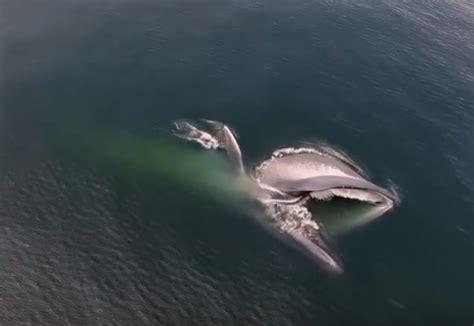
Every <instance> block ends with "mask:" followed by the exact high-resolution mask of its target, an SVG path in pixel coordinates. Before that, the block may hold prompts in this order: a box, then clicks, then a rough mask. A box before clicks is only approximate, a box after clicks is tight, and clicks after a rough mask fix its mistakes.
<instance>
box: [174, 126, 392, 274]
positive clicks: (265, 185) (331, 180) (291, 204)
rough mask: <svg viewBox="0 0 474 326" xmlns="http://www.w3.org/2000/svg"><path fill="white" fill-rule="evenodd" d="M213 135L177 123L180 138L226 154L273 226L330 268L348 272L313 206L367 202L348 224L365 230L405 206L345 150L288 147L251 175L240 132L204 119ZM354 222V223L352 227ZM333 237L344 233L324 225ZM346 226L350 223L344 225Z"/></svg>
mask: <svg viewBox="0 0 474 326" xmlns="http://www.w3.org/2000/svg"><path fill="white" fill-rule="evenodd" d="M201 122H202V123H204V124H206V125H207V127H208V128H207V131H204V130H201V129H199V128H198V127H197V124H194V123H192V122H190V121H186V120H180V121H177V122H175V123H174V127H175V131H174V134H175V135H177V136H179V137H181V138H184V139H186V140H188V141H193V142H197V143H199V144H200V145H201V146H202V147H204V148H207V149H215V150H219V149H220V150H224V151H225V152H226V154H227V158H228V159H229V161H230V162H231V163H232V165H233V166H234V173H235V177H236V178H245V179H247V180H248V184H249V194H250V195H251V196H254V197H255V199H257V200H258V201H259V202H260V203H261V204H262V205H263V206H264V207H265V210H266V221H268V222H269V225H271V226H273V227H274V228H275V229H277V230H278V231H280V233H281V234H283V235H286V237H287V238H289V239H291V240H292V241H293V244H296V245H297V246H298V247H299V248H302V249H304V252H306V253H307V254H309V255H310V256H311V257H313V258H314V259H315V261H317V262H318V263H319V264H320V265H321V266H322V267H323V268H324V269H326V270H329V271H331V272H334V273H342V271H343V267H342V263H341V261H340V260H339V259H338V257H337V255H336V254H335V253H334V252H333V250H332V249H331V248H330V246H329V245H328V243H327V241H326V240H325V239H324V237H323V235H322V233H321V228H320V225H319V221H320V216H319V215H320V212H319V209H316V210H314V209H312V211H315V213H316V214H315V215H316V216H317V217H318V221H316V220H315V219H313V217H312V212H311V211H310V210H309V209H308V206H309V205H310V204H311V203H320V202H329V201H333V200H334V199H336V198H339V199H343V200H346V201H347V200H349V201H357V202H360V203H364V204H365V205H366V207H367V208H368V209H366V210H365V211H361V212H360V214H358V215H357V214H356V215H354V216H353V218H352V221H351V219H345V220H346V227H345V228H341V229H346V230H350V229H351V228H350V227H347V225H350V224H351V223H352V224H353V225H357V226H359V225H363V224H365V223H367V222H369V221H371V220H373V219H375V218H377V217H378V216H381V215H382V214H383V213H385V212H386V211H388V210H389V209H391V208H392V207H393V206H394V205H396V204H397V203H399V196H398V193H397V192H395V191H394V190H393V189H386V188H383V187H381V186H378V185H376V184H374V183H373V182H371V181H370V180H369V179H368V177H367V174H366V173H365V172H364V170H363V169H362V168H361V167H359V166H358V165H357V164H356V163H355V162H354V161H353V160H352V159H350V158H349V156H348V155H347V154H345V153H343V152H342V151H339V150H337V149H335V148H332V147H331V146H330V145H328V144H324V145H320V146H318V145H306V146H304V147H296V148H294V147H287V148H282V149H279V150H277V151H274V152H273V154H272V155H271V157H270V158H269V159H268V160H265V161H263V162H262V163H260V164H259V165H258V166H256V167H255V169H254V170H253V171H252V172H253V173H252V175H250V176H246V175H245V169H244V166H243V160H242V154H241V150H240V147H239V144H238V142H237V139H236V133H235V132H234V131H232V130H231V129H230V128H229V127H228V126H226V125H225V124H223V123H221V122H217V121H212V120H204V119H202V120H201ZM347 221H349V223H347ZM323 223H324V225H325V228H328V229H329V230H330V232H329V233H330V234H335V235H337V234H338V231H335V230H332V231H331V228H330V227H328V226H331V224H330V223H327V224H326V222H323ZM342 225H344V223H342Z"/></svg>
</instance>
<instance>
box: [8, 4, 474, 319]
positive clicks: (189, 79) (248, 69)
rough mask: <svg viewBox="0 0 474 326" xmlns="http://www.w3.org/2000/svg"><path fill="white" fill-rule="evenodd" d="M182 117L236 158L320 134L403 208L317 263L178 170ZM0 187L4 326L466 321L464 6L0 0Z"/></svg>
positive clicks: (470, 309)
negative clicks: (219, 139) (227, 129)
mask: <svg viewBox="0 0 474 326" xmlns="http://www.w3.org/2000/svg"><path fill="white" fill-rule="evenodd" d="M183 117H184V118H200V117H204V118H209V119H214V120H220V121H224V122H226V123H228V124H229V125H230V126H232V127H233V128H234V129H235V130H236V131H237V132H238V134H239V136H240V138H239V141H240V144H241V146H242V151H243V154H244V157H245V161H246V164H248V166H252V165H255V164H258V162H260V161H261V160H262V159H264V158H266V157H268V155H269V154H270V153H271V152H272V151H273V150H274V149H276V148H280V147H283V146H290V145H294V144H298V143H299V142H300V141H305V140H312V139H323V140H325V141H328V142H330V143H332V144H335V145H337V146H338V147H340V148H342V149H344V150H345V151H346V152H347V153H349V154H350V155H351V156H352V157H353V158H354V159H355V160H356V161H357V162H359V163H360V164H361V165H362V166H364V168H365V169H366V170H367V171H368V173H369V175H370V176H371V178H372V179H373V180H375V181H376V182H377V183H379V184H382V185H393V186H395V187H396V188H397V189H398V191H399V192H400V195H401V198H402V202H401V205H400V206H398V207H397V208H396V209H395V210H393V211H392V212H390V213H388V214H386V215H384V216H383V217H381V218H379V219H377V220H376V221H374V222H373V223H371V224H369V225H366V226H365V227H362V228H359V229H357V230H353V231H351V232H349V233H347V234H346V235H344V236H340V237H337V238H336V239H334V243H335V246H336V247H337V250H338V252H339V255H340V256H341V257H342V260H343V261H344V264H345V273H344V274H343V275H341V276H339V277H336V276H334V275H330V274H328V273H327V272H325V271H323V270H321V269H320V268H319V267H318V266H317V265H315V264H314V263H313V262H312V261H310V260H308V259H307V257H305V256H304V255H301V254H300V253H299V252H297V251H294V250H292V249H291V248H289V247H288V246H286V245H285V244H284V243H282V242H281V241H280V240H278V239H277V238H276V237H274V236H273V235H272V234H270V233H268V232H267V231H266V230H264V229H263V228H261V227H260V226H259V225H258V224H257V223H255V221H253V220H252V219H251V218H248V216H247V214H246V213H245V212H244V211H245V209H244V208H243V207H240V206H239V205H227V204H226V203H225V202H224V201H221V200H219V198H218V197H219V196H215V195H213V196H211V195H209V194H207V193H206V191H204V190H202V189H201V188H200V187H201V186H200V185H201V183H200V182H201V181H202V179H201V176H203V175H207V174H206V173H207V172H208V171H207V172H206V171H204V170H206V169H213V165H212V164H209V166H206V165H204V166H203V165H202V164H201V165H199V164H191V165H188V166H189V168H188V170H189V171H187V173H185V174H183V173H175V172H173V171H175V169H173V168H174V166H175V165H176V166H177V165H179V164H180V162H182V161H183V160H184V161H186V160H187V159H186V157H187V156H181V154H180V153H182V151H185V152H186V153H188V152H189V151H197V152H199V151H198V149H197V148H190V147H189V146H188V144H183V143H180V142H173V141H172V140H171V139H170V137H169V133H168V132H167V128H169V126H170V124H171V122H172V121H173V120H175V119H177V118H183ZM104 153H113V154H114V155H102V154H104ZM203 155H204V154H203ZM216 159H217V157H216ZM165 163H166V164H165ZM181 172H182V171H181ZM0 181H1V182H0V325H7V326H9V325H430V326H433V325H468V326H471V325H472V323H473V322H474V316H473V314H474V278H473V277H474V223H473V220H474V4H473V2H472V1H470V0H430V1H428V0H420V1H403V0H391V1H388V0H385V1H380V0H377V1H376V0H358V1H355V0H313V1H309V0H292V1H289V0H274V1H259V0H241V1H234V0H199V1H198V0H100V1H99V0H83V1H77V0H51V1H36V0H21V1H19V0H0ZM216 182H218V181H216ZM201 190H202V191H201Z"/></svg>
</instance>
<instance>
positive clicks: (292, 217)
mask: <svg viewBox="0 0 474 326" xmlns="http://www.w3.org/2000/svg"><path fill="white" fill-rule="evenodd" d="M266 208H267V209H266V213H267V216H268V217H269V219H270V222H271V224H272V225H274V226H276V227H277V228H278V229H279V231H280V233H281V234H282V235H283V236H284V238H286V239H288V240H291V241H290V242H291V243H290V244H293V246H294V247H296V248H298V249H301V250H302V251H303V252H304V253H305V254H307V255H308V256H309V257H310V258H311V259H313V260H314V261H316V263H318V265H320V266H321V267H322V268H324V269H325V270H328V271H330V272H332V273H336V274H341V273H342V272H343V267H342V263H341V261H340V260H339V258H338V257H337V256H336V254H335V253H334V252H333V250H331V249H330V247H329V245H328V244H327V242H326V240H325V239H324V237H323V235H322V233H321V228H320V226H319V224H318V223H317V222H316V221H315V220H314V219H313V217H312V214H311V212H310V211H309V210H308V208H307V207H305V206H304V205H298V204H296V205H287V204H280V203H271V202H267V207H266Z"/></svg>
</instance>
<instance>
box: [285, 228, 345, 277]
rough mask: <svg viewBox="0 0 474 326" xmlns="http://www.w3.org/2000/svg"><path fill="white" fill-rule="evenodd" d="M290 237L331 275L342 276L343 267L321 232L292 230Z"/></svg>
mask: <svg viewBox="0 0 474 326" xmlns="http://www.w3.org/2000/svg"><path fill="white" fill-rule="evenodd" d="M289 235H290V236H291V237H292V238H293V239H294V240H295V241H296V242H297V243H298V244H299V245H300V246H301V247H302V248H304V249H305V251H306V252H307V253H308V254H309V255H310V257H311V258H312V259H314V260H315V261H316V262H317V263H318V264H319V265H320V266H321V267H322V268H323V269H325V270H328V271H329V272H331V273H336V274H342V273H343V272H344V269H343V265H342V263H341V261H340V259H339V258H338V257H337V256H336V254H335V253H334V252H333V251H332V250H331V249H330V247H329V245H328V244H327V243H326V240H324V238H323V235H322V234H321V230H316V229H309V230H304V231H303V232H300V231H298V230H292V231H290V232H289Z"/></svg>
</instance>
